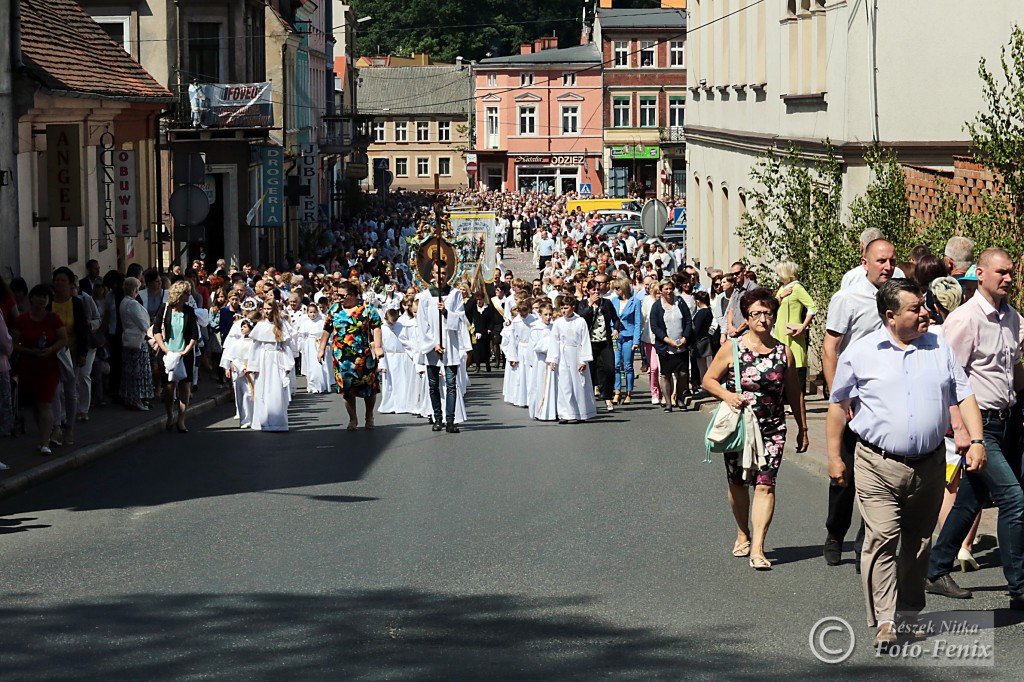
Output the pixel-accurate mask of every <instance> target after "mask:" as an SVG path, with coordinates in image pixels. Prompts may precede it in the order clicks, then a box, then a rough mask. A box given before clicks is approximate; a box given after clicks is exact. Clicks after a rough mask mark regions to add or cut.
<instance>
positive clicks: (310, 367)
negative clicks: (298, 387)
mask: <svg viewBox="0 0 1024 682" xmlns="http://www.w3.org/2000/svg"><path fill="white" fill-rule="evenodd" d="M323 332H324V317H323V315H321V314H320V309H319V308H318V307H317V306H316V304H313V303H311V304H309V305H308V306H306V315H305V318H304V319H300V320H299V329H298V334H297V335H296V336H297V338H298V344H299V351H300V352H301V354H302V373H303V374H305V375H306V392H307V393H327V392H328V391H329V390H331V383H332V382H333V379H332V377H331V375H332V374H333V372H332V371H331V370H332V368H331V358H330V356H329V355H325V356H324V361H323V362H317V361H316V355H317V350H319V348H320V335H321V334H323Z"/></svg>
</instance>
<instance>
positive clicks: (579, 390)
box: [548, 315, 597, 420]
mask: <svg viewBox="0 0 1024 682" xmlns="http://www.w3.org/2000/svg"><path fill="white" fill-rule="evenodd" d="M551 337H552V338H551V344H550V348H549V349H548V362H553V363H555V364H556V365H557V366H558V418H559V419H569V420H586V419H592V418H593V417H596V416H597V406H596V405H595V404H594V384H593V382H592V381H591V380H590V368H589V367H584V368H583V371H582V372H580V370H579V366H580V364H585V363H588V362H591V361H593V359H594V354H593V351H592V350H591V348H590V330H589V329H588V328H587V322H586V320H584V319H583V318H582V317H580V316H579V315H573V316H572V317H571V318H569V319H566V318H564V317H560V318H558V319H557V320H555V322H554V324H552V325H551Z"/></svg>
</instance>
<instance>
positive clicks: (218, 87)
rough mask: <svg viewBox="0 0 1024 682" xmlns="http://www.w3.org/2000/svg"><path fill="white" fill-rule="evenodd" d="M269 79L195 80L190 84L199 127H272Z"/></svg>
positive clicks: (190, 99)
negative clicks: (238, 81) (226, 81)
mask: <svg viewBox="0 0 1024 682" xmlns="http://www.w3.org/2000/svg"><path fill="white" fill-rule="evenodd" d="M270 95H271V85H270V83H232V84H224V83H211V84H201V83H193V84H192V85H190V86H188V99H189V104H190V105H191V107H192V125H193V126H194V127H196V128H269V127H271V126H273V125H274V109H273V104H272V102H271V97H270Z"/></svg>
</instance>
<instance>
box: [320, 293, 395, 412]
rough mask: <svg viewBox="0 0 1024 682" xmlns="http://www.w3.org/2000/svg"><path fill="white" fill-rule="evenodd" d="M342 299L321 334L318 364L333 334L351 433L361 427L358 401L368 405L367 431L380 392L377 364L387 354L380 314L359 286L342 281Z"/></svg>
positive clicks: (337, 374) (337, 380)
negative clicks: (362, 297)
mask: <svg viewBox="0 0 1024 682" xmlns="http://www.w3.org/2000/svg"><path fill="white" fill-rule="evenodd" d="M337 289H338V292H339V293H340V294H341V300H340V301H339V302H337V303H334V304H332V305H331V308H330V310H328V311H327V317H326V320H325V321H324V332H323V334H321V335H320V349H319V351H318V353H317V361H318V362H323V359H324V355H325V353H326V352H327V341H328V340H329V339H330V338H331V334H334V341H333V342H332V344H331V353H332V354H333V355H334V379H335V385H336V386H337V388H338V392H339V393H341V394H342V395H343V396H344V397H345V409H346V410H347V411H348V427H347V429H348V430H349V431H355V430H356V428H357V427H358V426H359V420H358V418H357V416H356V398H362V399H363V400H364V401H365V404H366V422H365V424H366V428H368V429H372V428H373V406H374V403H375V402H376V401H377V393H378V392H379V391H380V382H379V380H378V378H377V361H378V360H379V359H380V357H381V356H382V355H384V346H383V344H382V342H381V334H380V325H381V321H380V315H379V314H378V313H377V311H376V310H375V309H374V308H371V307H370V306H368V305H366V304H364V303H362V302H361V301H360V299H359V287H358V285H356V284H354V283H352V282H350V281H347V280H345V281H342V282H340V283H339V284H338V285H337Z"/></svg>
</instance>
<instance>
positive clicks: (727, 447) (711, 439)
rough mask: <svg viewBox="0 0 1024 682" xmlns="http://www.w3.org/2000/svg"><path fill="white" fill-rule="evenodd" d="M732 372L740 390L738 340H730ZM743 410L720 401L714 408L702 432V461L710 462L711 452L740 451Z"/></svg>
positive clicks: (743, 439) (737, 390)
mask: <svg viewBox="0 0 1024 682" xmlns="http://www.w3.org/2000/svg"><path fill="white" fill-rule="evenodd" d="M732 373H733V379H734V381H735V391H736V393H739V392H740V352H739V341H737V340H736V339H733V340H732ZM744 418H745V416H744V410H740V411H739V412H734V411H733V409H732V408H731V407H729V406H728V405H727V404H726V403H725V402H721V403H719V405H718V408H716V409H715V413H714V415H712V417H711V423H709V424H708V428H707V430H706V431H705V432H704V443H705V445H706V447H707V452H706V453H705V457H704V463H705V464H707V463H709V462H711V453H712V452H719V453H724V452H740V451H742V450H743V446H744V443H745V442H746V426H745V424H744V422H743V420H744Z"/></svg>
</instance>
